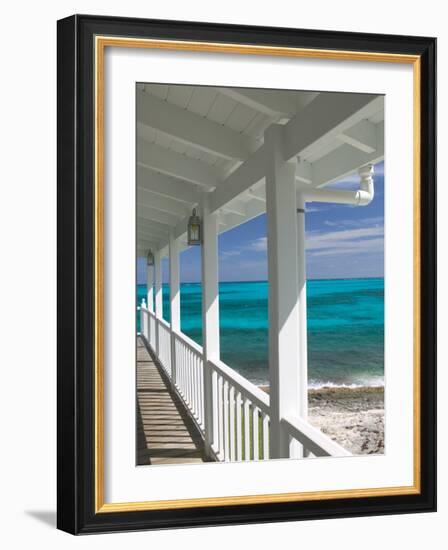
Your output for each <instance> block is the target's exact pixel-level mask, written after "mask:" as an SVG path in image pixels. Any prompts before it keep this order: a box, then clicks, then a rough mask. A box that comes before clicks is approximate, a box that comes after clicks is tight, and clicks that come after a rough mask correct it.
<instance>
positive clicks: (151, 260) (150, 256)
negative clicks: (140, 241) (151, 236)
mask: <svg viewBox="0 0 448 550" xmlns="http://www.w3.org/2000/svg"><path fill="white" fill-rule="evenodd" d="M147 264H148V265H154V254H153V253H152V252H151V250H148V258H147Z"/></svg>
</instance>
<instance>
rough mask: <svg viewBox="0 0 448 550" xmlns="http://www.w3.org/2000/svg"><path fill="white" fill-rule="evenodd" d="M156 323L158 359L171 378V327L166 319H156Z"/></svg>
mask: <svg viewBox="0 0 448 550" xmlns="http://www.w3.org/2000/svg"><path fill="white" fill-rule="evenodd" d="M155 324H156V326H157V330H156V334H157V336H156V338H157V354H158V359H159V361H160V363H161V365H162V367H163V368H164V369H165V371H166V373H167V374H168V376H169V377H170V378H171V328H170V325H169V323H167V322H166V321H165V319H155Z"/></svg>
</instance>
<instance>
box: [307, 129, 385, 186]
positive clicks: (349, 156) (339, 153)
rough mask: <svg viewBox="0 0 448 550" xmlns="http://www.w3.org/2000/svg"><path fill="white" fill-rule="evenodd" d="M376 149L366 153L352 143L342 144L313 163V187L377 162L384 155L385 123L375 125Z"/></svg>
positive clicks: (334, 180)
mask: <svg viewBox="0 0 448 550" xmlns="http://www.w3.org/2000/svg"><path fill="white" fill-rule="evenodd" d="M375 134H376V140H375V151H374V152H373V153H364V152H363V151H360V150H359V149H354V148H353V147H352V146H351V145H341V147H339V148H338V149H336V150H335V151H333V152H331V153H329V154H328V155H326V156H325V157H322V158H321V159H320V160H318V161H317V162H315V163H313V183H312V185H313V187H323V186H324V185H328V184H329V183H332V182H336V181H338V180H341V179H343V178H344V177H345V176H348V175H350V174H352V173H353V172H355V171H356V170H358V168H360V167H361V166H364V165H365V164H369V163H372V164H375V163H376V162H379V161H380V160H382V159H383V157H384V123H383V122H380V123H378V124H377V125H376V126H375Z"/></svg>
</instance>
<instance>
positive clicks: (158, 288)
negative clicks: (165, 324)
mask: <svg viewBox="0 0 448 550" xmlns="http://www.w3.org/2000/svg"><path fill="white" fill-rule="evenodd" d="M154 274H155V306H156V308H155V314H156V322H155V326H156V355H157V357H158V356H159V349H160V348H159V321H158V320H159V319H161V318H162V258H161V256H160V252H159V251H157V252H155V253H154Z"/></svg>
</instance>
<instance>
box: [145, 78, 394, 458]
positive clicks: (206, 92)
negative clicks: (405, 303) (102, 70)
mask: <svg viewBox="0 0 448 550" xmlns="http://www.w3.org/2000/svg"><path fill="white" fill-rule="evenodd" d="M383 105H384V99H383V97H381V96H375V95H367V94H345V93H318V92H294V91H286V90H284V91H283V90H255V89H254V90H246V89H236V88H211V87H210V88H208V87H200V86H198V87H195V86H164V85H155V84H150V85H145V84H141V85H139V87H138V90H137V137H138V142H137V252H138V254H139V256H141V257H145V256H147V255H148V257H151V258H152V262H151V263H150V262H148V264H150V265H148V268H147V288H148V295H147V297H146V300H145V301H144V302H142V304H140V305H139V308H140V316H141V335H140V336H141V338H142V340H143V342H144V343H145V345H146V346H148V349H149V350H150V352H151V354H152V355H153V357H154V358H155V359H156V360H157V362H158V364H159V365H160V368H161V370H162V376H163V377H164V378H165V379H166V380H167V384H169V386H170V389H169V392H170V396H171V399H172V401H173V403H174V401H176V400H178V403H179V407H181V408H183V410H184V411H185V412H186V413H187V414H188V416H189V418H190V420H191V422H193V424H194V426H195V428H196V430H197V433H198V434H199V435H200V438H201V440H202V442H203V443H202V444H203V449H204V452H205V456H207V457H208V459H209V460H218V461H241V460H264V459H268V458H300V457H303V458H306V457H310V456H344V455H347V454H349V453H348V452H347V451H346V450H345V449H344V448H342V447H341V446H340V445H338V444H337V443H335V442H334V441H333V440H331V439H330V438H328V437H327V436H325V435H324V434H323V433H321V432H320V431H319V430H318V429H316V428H315V427H313V426H312V425H311V424H310V423H309V422H308V419H307V416H308V362H307V305H306V265H305V212H306V205H307V204H308V203H309V202H327V203H337V204H349V205H353V206H364V205H367V204H369V203H370V202H371V200H372V199H373V196H374V182H373V164H374V163H375V162H377V161H379V160H381V159H382V158H383V155H384V122H383V118H384V116H383V115H384V113H383ZM234 113H238V116H236V115H234ZM353 175H355V179H354V180H353V181H355V182H356V180H357V182H358V185H357V188H356V189H353V188H349V189H338V188H332V187H331V186H330V185H331V184H332V183H334V182H336V181H338V180H339V179H340V178H342V177H345V176H353ZM193 208H194V209H197V211H198V214H199V218H200V223H201V237H202V238H201V240H200V242H199V243H198V244H200V246H201V289H202V341H203V347H201V346H199V345H198V344H197V343H195V342H193V341H192V340H191V339H190V338H188V337H187V336H186V335H185V334H184V333H183V332H182V331H181V326H180V265H179V264H180V262H179V255H180V253H181V252H182V250H184V249H185V248H187V247H188V246H189V245H188V242H186V237H185V236H186V233H187V229H188V226H189V219H190V215H191V214H192V210H193ZM263 213H266V217H267V251H268V278H269V300H268V303H269V358H268V363H269V380H270V392H269V395H268V394H267V393H265V392H263V391H262V390H261V389H260V388H258V387H257V386H255V385H254V384H253V383H252V382H250V381H249V380H247V379H246V378H244V377H243V376H241V375H240V374H239V373H237V372H236V371H235V370H233V369H232V368H230V367H229V366H228V365H226V364H225V363H224V362H223V361H222V360H221V356H220V338H219V291H218V279H219V277H218V240H217V239H218V235H219V234H220V233H222V232H224V231H228V230H229V229H232V228H233V227H236V226H238V225H240V224H242V223H244V222H246V221H248V220H250V219H253V218H254V217H256V216H259V215H260V214H263ZM163 257H168V258H169V287H170V300H169V307H170V323H167V322H166V321H165V320H164V319H163V318H162V283H161V281H162V268H161V260H162V258H163ZM142 372H143V371H142ZM150 395H151V396H153V397H152V399H153V402H152V403H151V404H150V403H148V406H151V407H152V406H153V405H154V403H155V402H156V401H155V395H156V392H150ZM176 402H177V401H176ZM150 439H151V438H150V437H149V438H148V440H150ZM201 449H202V448H201ZM201 452H202V450H201ZM149 455H150V452H149ZM165 458H167V459H168V458H169V457H165ZM185 458H187V454H185ZM176 459H177V457H176Z"/></svg>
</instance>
